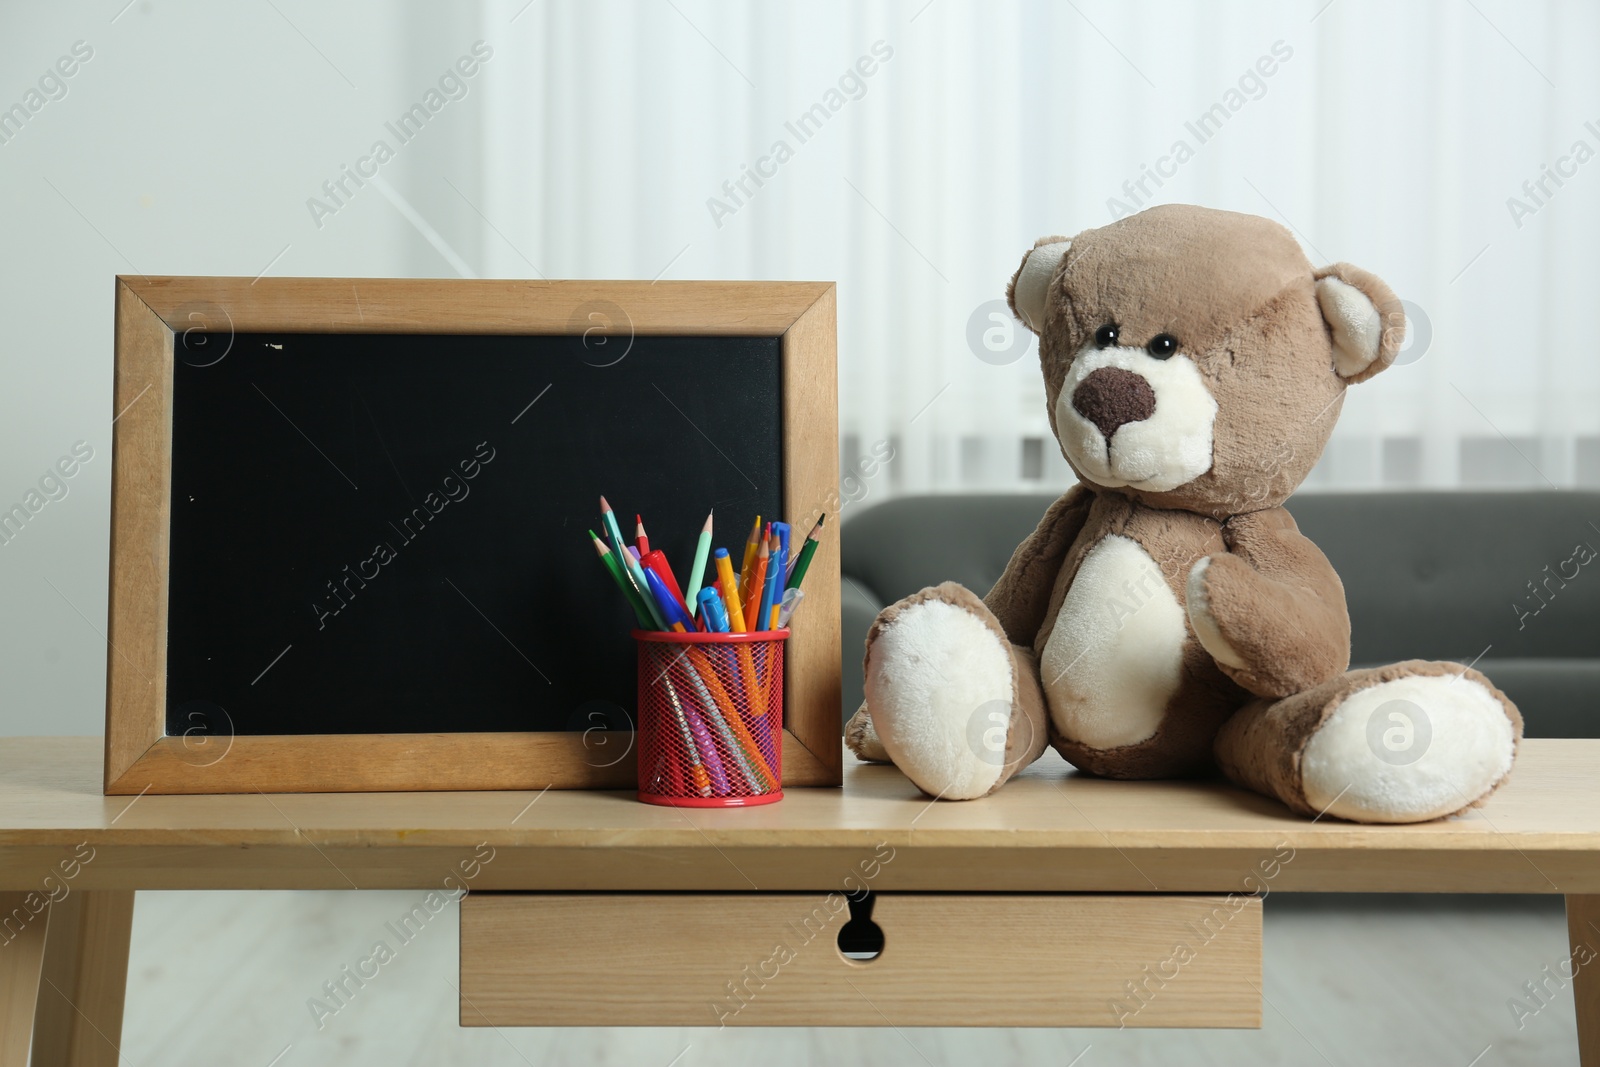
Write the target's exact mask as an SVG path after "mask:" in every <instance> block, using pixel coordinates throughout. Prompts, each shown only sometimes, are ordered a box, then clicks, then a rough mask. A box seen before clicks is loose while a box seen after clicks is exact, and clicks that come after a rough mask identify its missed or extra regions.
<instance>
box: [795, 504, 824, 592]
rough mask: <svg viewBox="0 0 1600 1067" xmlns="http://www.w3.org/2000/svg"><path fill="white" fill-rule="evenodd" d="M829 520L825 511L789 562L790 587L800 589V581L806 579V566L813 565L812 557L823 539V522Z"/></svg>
mask: <svg viewBox="0 0 1600 1067" xmlns="http://www.w3.org/2000/svg"><path fill="white" fill-rule="evenodd" d="M826 521H828V513H827V512H826V511H824V512H823V513H822V517H821V518H819V519H818V520H817V524H816V525H815V526H813V527H811V532H810V533H808V534H806V543H805V544H804V545H802V546H801V548H800V552H799V554H798V555H796V556H795V558H794V559H793V560H791V561H790V563H789V585H788V587H789V588H790V589H799V588H800V583H801V582H803V581H805V577H806V568H807V567H809V566H811V557H812V556H814V555H816V554H817V545H818V544H819V543H820V542H821V541H822V524H823V523H824V522H826Z"/></svg>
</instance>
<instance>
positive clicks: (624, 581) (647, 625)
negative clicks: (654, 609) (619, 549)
mask: <svg viewBox="0 0 1600 1067" xmlns="http://www.w3.org/2000/svg"><path fill="white" fill-rule="evenodd" d="M589 537H590V538H591V539H593V541H594V550H595V551H596V552H597V553H599V555H600V562H601V563H604V564H605V565H606V571H607V572H608V573H609V574H610V575H611V579H612V581H614V582H616V583H617V588H618V589H621V590H622V595H623V596H624V597H625V598H627V601H628V606H629V607H630V608H632V609H633V615H634V618H636V619H638V620H639V627H640V629H644V630H649V629H652V628H653V627H654V625H655V624H654V622H653V621H652V620H651V618H650V613H649V612H648V611H647V610H645V606H644V603H643V602H642V601H641V600H640V599H639V594H638V592H637V591H636V590H635V589H634V588H633V583H632V582H630V581H629V580H628V576H627V575H625V574H623V573H622V565H621V564H620V563H618V562H617V557H616V556H614V555H612V554H611V550H610V549H609V548H607V547H606V543H605V542H604V541H602V540H600V538H599V536H598V535H596V534H595V532H594V531H593V530H590V531H589Z"/></svg>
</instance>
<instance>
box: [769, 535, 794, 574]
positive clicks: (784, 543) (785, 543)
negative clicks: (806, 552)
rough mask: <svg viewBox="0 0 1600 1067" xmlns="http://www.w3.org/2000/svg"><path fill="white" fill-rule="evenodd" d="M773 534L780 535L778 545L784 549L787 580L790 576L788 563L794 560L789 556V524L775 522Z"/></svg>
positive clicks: (784, 572)
mask: <svg viewBox="0 0 1600 1067" xmlns="http://www.w3.org/2000/svg"><path fill="white" fill-rule="evenodd" d="M772 532H773V533H775V534H777V535H778V545H779V547H781V548H782V549H783V558H784V561H785V567H784V571H783V575H784V577H785V578H787V577H788V576H789V571H788V566H787V561H789V560H791V559H793V558H794V557H793V556H791V555H790V554H789V524H788V523H786V522H775V523H773V524H772Z"/></svg>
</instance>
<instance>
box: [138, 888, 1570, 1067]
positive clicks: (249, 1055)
mask: <svg viewBox="0 0 1600 1067" xmlns="http://www.w3.org/2000/svg"><path fill="white" fill-rule="evenodd" d="M416 895H417V894H415V893H406V892H365V893H359V894H357V893H341V892H273V893H140V894H139V896H138V904H137V907H136V910H135V914H134V929H133V958H132V964H131V966H130V975H129V983H128V1000H127V1016H126V1023H125V1025H124V1029H123V1046H122V1053H123V1058H122V1061H121V1062H122V1063H123V1064H124V1065H127V1067H156V1065H160V1067H169V1065H170V1067H182V1065H189V1064H193V1065H195V1067H231V1065H240V1067H269V1065H271V1067H311V1065H313V1064H317V1065H321V1064H327V1065H338V1067H363V1065H368V1064H371V1065H374V1067H402V1065H408V1064H418V1065H424V1064H425V1065H436V1064H437V1065H444V1064H463V1065H472V1067H500V1065H505V1067H519V1065H527V1064H534V1065H539V1067H543V1065H545V1064H582V1065H594V1067H604V1065H609V1064H617V1065H626V1067H669V1065H671V1067H701V1065H722V1064H728V1065H733V1064H738V1065H757V1067H787V1065H790V1064H809V1063H817V1064H823V1063H826V1064H854V1063H861V1064H871V1065H872V1067H891V1065H899V1064H907V1065H912V1067H920V1065H924V1064H926V1065H931V1067H945V1065H951V1067H955V1065H963V1067H964V1065H970V1064H979V1065H981V1067H1004V1065H1009V1064H1051V1065H1057V1067H1067V1065H1069V1064H1072V1065H1076V1067H1106V1065H1112V1064H1119V1065H1120V1064H1151V1065H1157V1067H1179V1065H1185V1064H1216V1065H1227V1067H1252V1065H1256V1064H1261V1065H1268V1064H1271V1065H1278V1064H1311V1065H1320V1064H1330V1065H1340V1067H1342V1065H1344V1064H1351V1065H1361V1067H1374V1065H1377V1067H1381V1065H1385V1064H1396V1065H1404V1067H1422V1065H1438V1067H1469V1065H1471V1067H1499V1065H1505V1064H1531V1065H1538V1067H1550V1065H1560V1064H1575V1063H1577V1062H1578V1053H1577V1038H1576V1034H1575V1029H1574V1025H1575V1024H1574V1021H1573V1008H1572V996H1571V991H1570V989H1569V990H1566V991H1564V992H1563V993H1562V995H1561V996H1559V997H1558V998H1556V999H1555V1000H1553V1001H1552V1002H1550V1003H1549V1004H1548V1006H1546V1007H1544V1008H1542V1010H1540V1011H1539V1012H1538V1013H1537V1014H1535V1015H1533V1016H1531V1017H1529V1018H1525V1019H1524V1020H1523V1025H1522V1027H1521V1028H1520V1029H1519V1028H1518V1025H1517V1022H1516V1020H1515V1019H1514V1017H1513V1015H1512V1012H1511V1009H1510V1008H1509V1007H1508V1004H1507V1002H1508V1000H1509V999H1510V998H1513V997H1518V996H1521V997H1523V998H1524V1000H1526V994H1525V993H1524V991H1523V990H1522V988H1521V987H1522V985H1523V983H1524V982H1528V981H1530V980H1534V979H1538V978H1541V977H1542V974H1541V972H1542V971H1543V969H1544V968H1545V967H1546V965H1549V966H1550V967H1551V968H1552V971H1553V970H1554V967H1555V965H1556V964H1557V963H1559V962H1560V961H1562V960H1563V959H1565V957H1566V951H1567V950H1566V928H1565V920H1564V918H1563V915H1562V910H1561V900H1560V898H1559V897H1547V898H1525V897H1524V898H1503V897H1502V898H1482V897H1382V898H1373V897H1349V896H1344V897H1336V896H1316V897H1291V896H1289V895H1286V894H1277V895H1274V896H1272V897H1270V898H1269V899H1268V901H1267V905H1266V907H1267V911H1266V959H1265V994H1266V998H1267V1004H1266V1006H1265V1008H1264V1009H1263V1014H1264V1025H1263V1027H1262V1029H1261V1030H1259V1031H1240V1030H1232V1031H1229V1030H1220V1031H1217V1030H1213V1031H1203V1030H1172V1031H1159V1030H1128V1031H1124V1032H1117V1031H1111V1030H985V1029H921V1030H903V1031H897V1030H893V1029H887V1028H886V1029H873V1030H834V1029H761V1030H741V1029H733V1028H730V1029H728V1030H723V1031H717V1030H715V1029H710V1028H707V1029H681V1030H673V1029H615V1030H602V1029H550V1030H530V1029H506V1030H493V1029H468V1030H463V1029H460V1028H458V1027H457V1025H456V1018H457V1008H456V1005H457V1001H456V992H455V989H454V987H453V986H454V983H455V981H456V950H457V923H456V916H455V912H454V909H453V907H452V908H450V909H447V910H446V911H444V912H442V913H441V914H440V915H439V916H438V917H437V918H436V919H435V920H434V921H433V922H432V923H430V924H429V925H428V926H427V927H425V928H424V929H423V930H422V932H421V933H419V934H418V935H417V936H416V938H415V940H413V941H412V942H410V943H409V944H407V945H405V946H404V947H403V948H402V949H401V950H400V952H399V954H398V955H397V956H396V958H395V959H394V960H393V961H392V962H390V963H389V964H388V965H387V966H385V967H384V968H383V969H382V970H381V971H380V972H379V974H378V976H377V977H376V978H375V979H373V980H372V981H371V982H369V983H368V985H367V986H366V987H365V988H364V989H362V990H360V991H359V992H358V993H357V994H356V995H355V996H354V997H353V998H351V1000H350V1002H349V1004H348V1005H347V1006H346V1007H344V1008H343V1009H342V1010H340V1011H339V1013H338V1014H337V1015H334V1016H332V1017H328V1018H325V1019H324V1020H323V1026H322V1027H321V1029H319V1028H318V1026H317V1024H316V1022H315V1021H314V1020H313V1016H312V1014H311V1012H310V1011H309V1010H308V1008H307V1006H306V1002H307V1000H308V999H309V998H312V997H317V996H322V991H321V985H322V983H323V982H324V981H327V980H329V979H332V978H334V977H336V976H337V975H338V972H339V970H340V968H341V966H343V965H345V964H354V963H355V961H356V960H358V959H360V958H362V957H364V956H366V955H367V954H368V953H369V952H370V950H371V947H372V944H373V942H375V941H377V940H378V939H379V938H380V937H385V939H388V940H392V938H387V937H386V933H385V930H384V924H385V923H386V922H388V921H389V920H390V919H392V918H395V917H397V916H399V915H400V914H402V913H404V912H405V911H407V910H408V909H409V908H410V906H411V905H412V904H413V903H415V900H414V898H415V897H416ZM1528 1003H1529V1004H1530V1006H1532V1002H1528ZM674 1057H676V1059H675V1058H674ZM1475 1057H1476V1058H1475Z"/></svg>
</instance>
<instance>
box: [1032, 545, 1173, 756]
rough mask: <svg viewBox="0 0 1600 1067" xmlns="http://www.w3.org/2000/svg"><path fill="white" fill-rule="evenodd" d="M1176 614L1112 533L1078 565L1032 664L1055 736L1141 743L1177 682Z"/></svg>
mask: <svg viewBox="0 0 1600 1067" xmlns="http://www.w3.org/2000/svg"><path fill="white" fill-rule="evenodd" d="M1187 638H1188V628H1187V626H1186V625H1185V619H1184V613H1183V607H1182V605H1180V604H1179V603H1178V598H1177V597H1175V596H1173V594H1172V590H1171V589H1170V588H1169V587H1168V586H1167V583H1166V581H1165V579H1163V578H1162V576H1161V570H1160V568H1158V567H1157V566H1156V563H1155V560H1153V559H1151V558H1150V554H1149V553H1148V552H1146V551H1145V550H1144V548H1143V547H1142V546H1140V544H1139V543H1138V542H1137V541H1134V540H1133V539H1131V538H1128V537H1123V536H1121V535H1119V534H1114V535H1112V536H1110V537H1107V538H1105V539H1104V540H1103V541H1101V542H1100V543H1099V544H1097V545H1095V546H1094V547H1093V548H1091V549H1090V550H1089V552H1088V554H1087V555H1085V556H1084V558H1083V563H1082V564H1081V565H1080V566H1079V568H1078V573H1077V574H1076V575H1075V576H1074V577H1073V580H1072V587H1071V588H1070V589H1068V590H1067V595H1066V598H1065V599H1064V600H1063V601H1062V603H1061V610H1060V612H1059V613H1057V615H1056V624H1055V628H1054V629H1053V630H1052V631H1051V633H1050V639H1049V641H1047V642H1046V643H1045V647H1044V655H1043V656H1042V657H1040V660H1039V673H1040V676H1041V680H1042V681H1043V683H1044V693H1045V702H1046V703H1047V704H1048V705H1049V707H1050V718H1051V719H1052V720H1053V721H1054V723H1055V725H1056V729H1058V730H1060V731H1061V733H1062V734H1063V735H1065V736H1066V737H1067V738H1068V739H1069V740H1071V741H1076V742H1079V743H1080V744H1085V745H1089V746H1091V747H1093V748H1118V747H1120V746H1122V745H1133V744H1137V743H1139V742H1140V741H1144V740H1146V739H1147V738H1149V737H1150V736H1151V735H1153V734H1154V733H1155V732H1156V729H1157V728H1158V727H1159V726H1160V725H1161V719H1162V716H1163V713H1164V712H1165V711H1166V707H1167V701H1169V700H1171V699H1172V695H1173V694H1174V693H1176V692H1177V691H1178V686H1179V684H1180V683H1181V682H1182V668H1183V645H1184V641H1185V640H1187Z"/></svg>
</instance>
